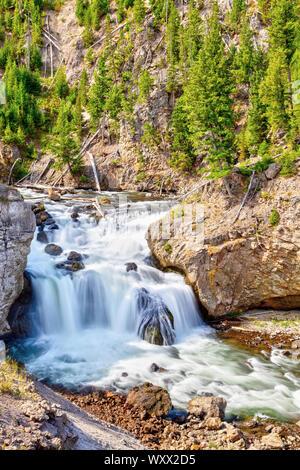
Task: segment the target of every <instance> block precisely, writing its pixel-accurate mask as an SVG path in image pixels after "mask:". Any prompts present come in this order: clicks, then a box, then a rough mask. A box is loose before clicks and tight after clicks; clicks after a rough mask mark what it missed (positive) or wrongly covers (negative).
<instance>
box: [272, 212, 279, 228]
mask: <svg viewBox="0 0 300 470" xmlns="http://www.w3.org/2000/svg"><path fill="white" fill-rule="evenodd" d="M279 220H280V219H279V214H278V212H277V210H276V209H272V212H271V214H270V225H271V226H272V227H275V226H276V225H278V224H279Z"/></svg>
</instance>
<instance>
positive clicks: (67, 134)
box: [51, 101, 79, 173]
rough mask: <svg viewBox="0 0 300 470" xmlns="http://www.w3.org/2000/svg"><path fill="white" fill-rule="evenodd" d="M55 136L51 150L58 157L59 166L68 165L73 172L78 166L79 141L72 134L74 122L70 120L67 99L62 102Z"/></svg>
mask: <svg viewBox="0 0 300 470" xmlns="http://www.w3.org/2000/svg"><path fill="white" fill-rule="evenodd" d="M53 131H54V136H53V141H52V143H51V150H52V151H53V152H54V154H55V155H56V158H57V163H58V165H59V166H61V165H64V164H66V165H68V167H69V170H70V171H71V173H74V169H75V168H76V166H75V165H76V162H75V159H74V157H75V155H76V153H77V151H78V147H79V146H78V143H77V142H76V140H75V139H74V136H72V123H71V121H70V110H69V108H68V106H67V104H66V102H65V101H62V102H61V106H60V109H59V112H58V116H57V121H56V125H55V127H54V129H53Z"/></svg>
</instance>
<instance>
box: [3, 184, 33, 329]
mask: <svg viewBox="0 0 300 470" xmlns="http://www.w3.org/2000/svg"><path fill="white" fill-rule="evenodd" d="M34 230H35V217H34V214H33V212H32V210H31V207H30V205H27V204H26V203H25V202H24V200H23V198H22V196H21V194H20V193H19V192H18V191H17V190H16V189H13V188H10V187H8V186H4V185H0V335H3V334H6V333H8V332H9V331H10V327H9V324H8V322H7V316H8V313H9V309H10V307H11V305H12V304H13V302H14V301H15V300H16V299H17V297H18V296H19V295H20V293H21V292H22V289H23V284H24V278H23V273H24V270H25V267H26V263H27V255H28V253H29V250H30V243H31V240H32V238H33V234H34Z"/></svg>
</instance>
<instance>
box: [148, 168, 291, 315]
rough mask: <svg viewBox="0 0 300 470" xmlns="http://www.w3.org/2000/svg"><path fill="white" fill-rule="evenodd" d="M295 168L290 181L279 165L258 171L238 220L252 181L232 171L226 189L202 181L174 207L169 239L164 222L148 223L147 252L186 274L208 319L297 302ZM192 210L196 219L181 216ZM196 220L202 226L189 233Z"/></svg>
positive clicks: (223, 185) (211, 182)
mask: <svg viewBox="0 0 300 470" xmlns="http://www.w3.org/2000/svg"><path fill="white" fill-rule="evenodd" d="M274 165H275V166H274ZM297 165H298V170H297V174H296V175H295V176H294V177H291V178H283V177H280V176H277V177H275V178H274V175H275V174H276V172H278V170H279V168H277V170H276V164H273V167H271V168H270V167H269V169H268V170H267V171H266V172H265V173H264V172H262V173H260V174H259V175H256V176H255V177H254V178H253V179H252V186H251V188H252V189H251V190H250V191H249V193H248V196H247V198H246V201H245V204H244V206H243V207H242V209H241V210H240V215H239V217H238V218H237V214H238V211H239V209H240V208H241V206H242V201H243V200H244V198H245V194H246V192H247V188H249V184H250V182H249V179H250V178H247V177H246V176H243V175H242V173H241V172H240V170H239V169H238V168H235V169H234V171H233V172H232V174H231V175H230V176H229V177H227V183H228V185H229V186H227V188H226V186H225V181H221V180H219V181H218V180H215V181H210V182H206V183H205V182H203V183H202V184H203V186H202V188H201V189H200V190H199V191H198V192H197V193H196V194H193V195H192V196H191V197H190V198H189V199H187V200H186V201H184V203H182V204H181V205H179V206H178V207H177V208H175V209H173V210H172V212H171V214H169V215H168V218H169V220H170V223H171V227H170V236H168V237H166V236H162V235H157V234H159V225H160V223H161V222H158V223H156V224H153V225H152V226H151V227H150V228H149V233H148V243H149V247H150V248H151V250H152V252H153V253H154V254H155V256H156V257H157V258H158V260H159V261H160V263H161V265H162V266H164V267H175V268H177V269H179V270H180V271H182V272H183V273H184V274H185V276H186V279H187V281H188V282H189V283H190V284H191V285H192V286H193V288H194V290H195V292H196V294H197V296H198V299H199V301H200V303H201V305H202V306H203V307H204V308H205V310H206V311H207V314H208V316H209V317H219V316H222V315H224V314H228V313H235V312H242V311H245V310H246V309H248V308H252V307H272V308H276V309H289V308H299V307H300V223H299V215H300V204H299V203H300V195H299V185H300V176H299V161H298V162H297ZM274 170H275V171H274ZM268 178H271V179H268ZM228 188H229V190H230V193H231V194H230V195H229V194H228V192H227V190H228ZM196 209H198V210H196ZM192 210H194V212H195V213H196V214H198V215H199V214H200V216H201V217H200V221H199V220H198V221H196V220H195V218H194V219H192V222H191V219H190V218H189V217H184V215H186V214H188V213H191V211H192ZM182 216H183V217H182ZM166 221H167V219H165V222H166ZM197 224H198V225H199V224H200V225H201V227H200V230H198V233H194V231H195V229H196V226H197ZM176 227H177V229H176ZM191 227H192V228H191ZM198 228H199V226H198ZM180 230H181V231H180Z"/></svg>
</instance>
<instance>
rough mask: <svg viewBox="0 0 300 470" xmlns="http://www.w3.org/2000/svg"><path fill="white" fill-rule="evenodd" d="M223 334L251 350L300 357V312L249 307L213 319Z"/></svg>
mask: <svg viewBox="0 0 300 470" xmlns="http://www.w3.org/2000/svg"><path fill="white" fill-rule="evenodd" d="M210 326H212V327H213V328H215V329H216V330H217V331H219V337H220V338H222V339H223V340H226V341H227V342H230V343H231V344H234V345H238V346H239V347H244V348H246V349H247V350H249V351H251V352H254V353H255V352H258V353H260V352H265V353H267V354H270V352H271V350H272V348H277V349H280V350H281V351H282V353H283V354H284V355H285V356H286V357H290V358H291V359H296V360H299V359H300V311H299V310H289V311H279V310H271V309H270V310H261V309H255V310H249V311H247V312H245V313H243V314H242V315H233V316H226V317H224V318H221V319H218V320H216V321H212V322H210Z"/></svg>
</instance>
